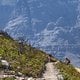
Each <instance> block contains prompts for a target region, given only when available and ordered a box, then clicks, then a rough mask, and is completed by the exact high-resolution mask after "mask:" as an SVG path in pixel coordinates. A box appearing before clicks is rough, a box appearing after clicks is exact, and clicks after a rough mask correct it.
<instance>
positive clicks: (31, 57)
mask: <svg viewBox="0 0 80 80" xmlns="http://www.w3.org/2000/svg"><path fill="white" fill-rule="evenodd" d="M19 48H20V45H19V42H18V41H15V40H13V39H12V38H10V37H5V36H4V35H0V57H2V59H3V60H7V61H8V62H9V63H10V65H11V69H12V71H15V73H16V74H17V72H20V73H22V74H24V75H26V76H33V77H40V76H41V73H42V71H43V70H44V69H45V63H46V61H47V56H46V54H44V52H43V51H40V50H38V49H35V48H33V47H31V46H30V45H27V44H25V45H24V51H23V53H20V52H19ZM0 67H1V66H0ZM0 70H2V69H0Z"/></svg>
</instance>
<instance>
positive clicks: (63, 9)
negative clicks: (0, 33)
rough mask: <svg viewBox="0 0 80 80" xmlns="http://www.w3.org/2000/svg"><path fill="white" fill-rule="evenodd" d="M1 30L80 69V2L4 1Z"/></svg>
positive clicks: (0, 16)
mask: <svg viewBox="0 0 80 80" xmlns="http://www.w3.org/2000/svg"><path fill="white" fill-rule="evenodd" d="M0 29H1V30H2V29H3V30H4V31H6V32H8V33H9V34H10V35H11V36H12V37H13V38H15V39H18V38H19V37H23V38H24V39H25V40H29V41H30V43H31V44H33V46H35V47H37V48H40V49H42V50H44V51H46V52H48V53H50V54H52V55H54V56H55V57H56V58H58V59H60V60H63V59H64V58H65V57H68V58H69V59H70V60H71V61H72V64H74V66H77V67H80V0H14V1H13V0H1V1H0Z"/></svg>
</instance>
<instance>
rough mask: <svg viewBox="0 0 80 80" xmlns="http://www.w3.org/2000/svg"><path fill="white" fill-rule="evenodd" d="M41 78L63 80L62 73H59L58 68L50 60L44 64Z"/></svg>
mask: <svg viewBox="0 0 80 80" xmlns="http://www.w3.org/2000/svg"><path fill="white" fill-rule="evenodd" d="M43 78H44V79H45V80H63V77H62V75H60V74H59V70H58V69H57V68H56V67H55V66H54V64H53V63H52V62H49V63H47V64H46V71H45V73H44V74H43Z"/></svg>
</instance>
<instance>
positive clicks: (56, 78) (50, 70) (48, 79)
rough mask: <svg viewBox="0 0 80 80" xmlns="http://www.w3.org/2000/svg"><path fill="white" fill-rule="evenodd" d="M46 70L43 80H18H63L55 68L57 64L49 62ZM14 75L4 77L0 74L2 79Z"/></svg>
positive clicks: (18, 79)
mask: <svg viewBox="0 0 80 80" xmlns="http://www.w3.org/2000/svg"><path fill="white" fill-rule="evenodd" d="M45 66H46V70H45V72H44V73H43V77H42V78H35V79H34V78H32V77H30V78H27V79H25V78H19V77H18V78H16V80H23V79H24V80H63V77H62V75H61V74H60V73H59V70H58V69H57V68H56V67H55V63H53V62H48V63H47V64H46V65H45ZM12 76H14V75H4V74H0V78H5V77H12Z"/></svg>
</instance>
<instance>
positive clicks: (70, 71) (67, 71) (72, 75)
mask: <svg viewBox="0 0 80 80" xmlns="http://www.w3.org/2000/svg"><path fill="white" fill-rule="evenodd" d="M56 66H57V68H58V69H59V70H60V72H61V74H63V77H64V80H80V73H78V72H77V71H76V70H75V68H74V67H73V66H72V65H67V64H65V63H63V62H59V63H57V64H56Z"/></svg>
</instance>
